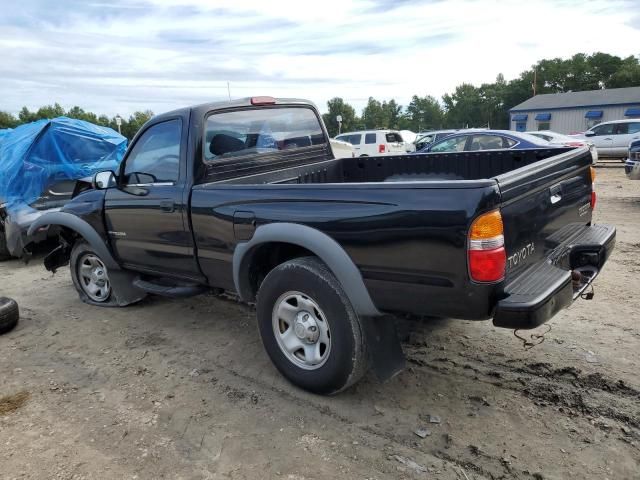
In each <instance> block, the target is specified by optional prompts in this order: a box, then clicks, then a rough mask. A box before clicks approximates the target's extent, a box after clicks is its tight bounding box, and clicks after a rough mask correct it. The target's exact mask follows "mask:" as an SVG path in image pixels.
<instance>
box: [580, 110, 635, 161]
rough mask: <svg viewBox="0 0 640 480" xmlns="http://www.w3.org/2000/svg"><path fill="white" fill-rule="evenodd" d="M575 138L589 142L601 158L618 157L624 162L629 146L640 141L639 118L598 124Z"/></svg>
mask: <svg viewBox="0 0 640 480" xmlns="http://www.w3.org/2000/svg"><path fill="white" fill-rule="evenodd" d="M577 137H580V138H588V139H589V140H591V141H592V142H593V144H594V145H595V146H596V148H597V149H598V154H599V155H600V156H601V157H618V158H621V159H622V160H623V161H624V159H625V158H626V156H627V152H628V150H629V144H630V143H631V142H632V141H634V140H640V118H636V119H633V120H615V121H612V122H604V123H600V124H598V125H596V126H595V127H592V128H591V129H589V130H587V131H586V132H584V133H583V134H582V135H577Z"/></svg>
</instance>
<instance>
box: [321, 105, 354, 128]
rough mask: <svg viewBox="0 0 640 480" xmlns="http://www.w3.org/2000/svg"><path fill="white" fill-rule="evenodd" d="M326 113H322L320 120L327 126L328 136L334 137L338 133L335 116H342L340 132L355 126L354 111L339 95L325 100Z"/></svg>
mask: <svg viewBox="0 0 640 480" xmlns="http://www.w3.org/2000/svg"><path fill="white" fill-rule="evenodd" d="M327 109H328V110H329V111H328V112H327V113H325V114H324V115H322V120H323V121H324V124H325V125H326V127H327V131H328V132H329V136H331V137H335V136H336V135H337V134H338V121H337V120H336V117H337V116H338V115H341V116H342V128H341V129H340V131H341V132H349V131H353V130H355V128H356V122H357V118H356V111H355V109H354V108H353V107H352V106H351V105H349V104H348V103H346V102H345V101H344V100H343V99H342V98H340V97H334V98H332V99H331V100H329V101H328V102H327Z"/></svg>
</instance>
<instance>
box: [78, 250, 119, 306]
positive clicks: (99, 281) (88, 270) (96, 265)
mask: <svg viewBox="0 0 640 480" xmlns="http://www.w3.org/2000/svg"><path fill="white" fill-rule="evenodd" d="M69 267H70V269H71V279H72V280H73V285H74V286H75V287H76V290H77V291H78V295H80V299H81V300H82V301H83V302H85V303H91V304H93V305H104V306H108V305H110V304H111V297H112V293H113V292H112V289H111V281H110V280H109V271H108V270H107V267H106V266H105V264H104V262H103V261H102V259H101V258H100V257H99V256H98V254H97V253H96V252H95V251H94V250H93V249H92V248H91V246H90V245H89V244H88V243H87V242H84V241H80V242H78V243H76V244H75V245H74V247H73V250H72V251H71V258H70V262H69Z"/></svg>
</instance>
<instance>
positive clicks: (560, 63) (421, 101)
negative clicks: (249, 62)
mask: <svg viewBox="0 0 640 480" xmlns="http://www.w3.org/2000/svg"><path fill="white" fill-rule="evenodd" d="M633 86H640V63H639V60H638V58H637V57H633V56H631V57H626V58H620V57H618V56H615V55H609V54H608V53H602V52H598V53H594V54H592V55H587V54H584V53H578V54H576V55H574V56H573V57H571V58H568V59H562V58H552V59H545V60H540V61H539V62H538V63H536V64H535V65H533V66H532V67H531V68H530V69H528V70H525V71H524V72H522V73H521V74H520V75H519V76H518V77H517V78H515V79H513V80H509V81H506V80H505V78H504V75H502V74H498V76H497V77H496V80H495V82H493V83H483V84H482V85H480V86H479V87H476V86H474V85H471V84H469V83H462V84H461V85H458V86H457V87H456V88H455V90H454V91H453V92H452V93H450V94H449V93H447V94H445V95H444V96H443V97H442V99H441V100H438V99H436V98H435V97H433V96H431V95H426V96H424V97H420V96H418V95H414V96H413V97H412V98H411V101H410V102H409V104H408V105H406V106H403V105H400V104H398V103H397V102H396V101H395V100H393V99H391V100H388V101H387V100H383V101H380V100H376V99H375V98H373V97H369V101H368V102H367V105H366V106H365V107H364V109H363V110H362V112H361V114H360V115H357V114H356V111H355V109H354V108H353V107H352V106H351V105H349V104H348V103H347V102H345V101H344V100H343V99H342V98H340V97H335V98H333V99H331V100H329V101H328V102H327V108H328V112H327V113H325V114H324V115H323V119H324V122H325V124H326V125H327V129H328V130H329V134H330V135H331V136H335V135H337V133H338V123H337V121H336V117H337V116H338V115H341V116H342V129H341V130H342V132H348V131H353V130H360V129H374V128H393V129H399V130H405V129H406V130H413V131H414V132H419V131H423V130H430V129H439V128H465V127H490V128H497V129H508V128H509V109H510V108H513V107H514V106H516V105H518V104H519V103H522V102H524V101H525V100H527V99H528V98H530V97H532V96H533V95H534V92H535V93H536V94H542V93H561V92H569V91H580V90H597V89H606V88H621V87H633ZM61 115H66V116H67V117H71V118H77V119H80V120H86V121H88V122H92V123H95V124H98V125H103V126H106V127H111V128H113V129H114V130H116V131H117V130H118V127H117V124H116V118H115V117H108V116H107V115H104V114H102V115H98V114H96V113H93V112H89V111H85V110H83V109H82V108H80V107H73V108H71V109H69V110H67V111H65V109H64V108H62V107H61V106H60V105H59V104H57V103H56V104H54V105H47V106H44V107H41V108H39V109H38V110H36V111H30V110H29V109H28V108H27V107H23V108H22V110H20V112H19V113H18V116H17V117H16V116H14V115H12V114H10V113H8V112H3V111H0V129H1V128H15V127H16V126H18V125H21V124H23V123H28V122H33V121H35V120H39V119H42V118H55V117H58V116H61ZM152 116H153V112H151V111H150V110H145V111H137V112H135V113H133V114H132V115H130V116H129V118H128V119H125V118H123V119H122V125H121V129H122V134H123V135H124V136H125V137H127V138H129V139H132V138H133V136H134V135H135V134H136V132H137V131H138V130H139V129H140V127H141V126H142V125H143V124H144V123H145V122H146V121H147V120H148V119H149V118H151V117H152Z"/></svg>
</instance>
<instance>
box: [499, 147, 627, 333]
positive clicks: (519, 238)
mask: <svg viewBox="0 0 640 480" xmlns="http://www.w3.org/2000/svg"><path fill="white" fill-rule="evenodd" d="M582 150H583V151H582V152H579V154H578V155H576V151H575V150H574V151H568V152H566V153H563V154H561V155H558V156H555V157H551V158H549V159H547V160H543V161H540V162H536V163H533V164H531V165H529V166H526V167H523V168H520V169H517V170H514V171H512V172H509V173H506V174H503V175H500V176H498V177H496V180H497V181H498V185H499V188H500V193H501V197H502V206H501V210H500V211H501V214H502V220H503V225H504V241H505V249H506V255H507V264H506V278H505V298H504V299H503V300H501V301H500V302H499V303H498V306H497V308H496V313H495V315H494V323H495V324H496V325H497V326H503V327H509V328H534V327H536V326H538V325H540V324H541V323H543V322H545V321H546V320H548V319H549V318H551V317H552V316H553V315H554V314H555V313H556V312H557V311H558V310H560V309H561V308H564V307H566V306H568V305H569V304H570V303H571V301H572V300H573V299H575V298H576V297H577V296H578V295H579V294H580V293H582V292H583V291H584V290H585V289H586V288H587V286H588V285H590V284H591V282H592V281H593V279H594V278H595V276H596V275H597V274H598V272H599V270H600V268H601V267H602V265H603V264H604V262H605V261H606V259H607V258H608V256H609V254H610V253H611V250H612V249H613V245H614V243H615V228H614V227H611V226H608V225H591V217H592V212H593V204H592V202H595V197H593V200H592V191H593V181H592V171H591V163H592V160H591V154H590V153H589V151H588V150H587V149H586V148H585V149H582ZM572 272H573V277H572Z"/></svg>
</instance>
